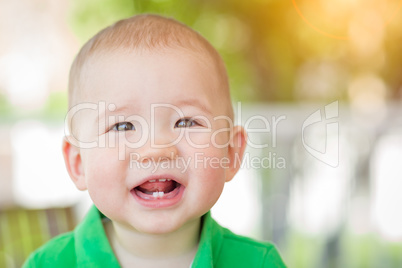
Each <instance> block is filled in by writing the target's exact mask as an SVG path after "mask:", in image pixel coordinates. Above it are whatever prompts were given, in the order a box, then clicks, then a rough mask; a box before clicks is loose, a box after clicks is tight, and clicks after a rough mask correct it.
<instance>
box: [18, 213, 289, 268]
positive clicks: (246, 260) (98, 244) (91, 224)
mask: <svg viewBox="0 0 402 268" xmlns="http://www.w3.org/2000/svg"><path fill="white" fill-rule="evenodd" d="M103 217H104V216H103V215H102V214H101V213H100V212H99V210H98V209H97V208H96V207H95V206H93V207H92V208H91V209H90V210H89V212H88V214H87V215H86V216H85V218H84V220H83V221H82V222H81V223H80V224H79V225H78V226H77V227H76V228H75V229H74V231H72V232H69V233H66V234H62V235H60V236H57V237H55V238H54V239H52V240H50V241H49V242H48V243H46V244H45V245H43V246H42V247H41V248H39V249H37V250H36V251H35V252H34V253H32V254H31V256H30V257H29V258H28V260H27V261H26V262H25V264H24V266H23V267H51V268H54V267H57V268H64V267H66V268H72V267H85V268H86V267H107V268H112V267H120V264H119V262H118V260H117V259H116V256H115V255H114V253H113V250H112V248H111V246H110V244H109V241H108V239H107V237H106V234H105V231H104V229H103V224H102V218H103ZM191 267H192V268H195V267H197V268H209V267H228V268H233V267H266V268H274V267H275V268H277V267H286V266H285V264H284V263H283V261H282V259H281V257H280V255H279V253H278V251H277V250H276V248H275V247H274V246H273V245H272V244H270V243H266V242H258V241H256V240H253V239H250V238H247V237H242V236H238V235H235V234H233V233H232V232H231V231H229V230H228V229H226V228H223V227H222V226H220V225H219V224H218V223H216V222H215V221H214V220H213V219H212V217H211V213H210V212H208V213H207V214H205V215H204V216H203V225H202V231H201V237H200V244H199V246H198V251H197V254H196V256H195V258H194V261H193V264H192V266H191Z"/></svg>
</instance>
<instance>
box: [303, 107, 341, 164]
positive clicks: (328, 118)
mask: <svg viewBox="0 0 402 268" xmlns="http://www.w3.org/2000/svg"><path fill="white" fill-rule="evenodd" d="M338 116H339V107H338V101H335V102H333V103H331V104H328V105H326V106H325V108H324V116H323V115H322V113H321V110H317V111H315V112H314V113H312V114H311V115H310V116H309V117H308V118H307V119H306V120H305V121H304V123H303V126H302V142H303V146H304V148H305V149H306V151H307V152H308V153H310V154H311V155H312V156H313V157H315V158H316V159H318V160H319V161H321V162H323V163H325V164H327V165H329V166H331V167H337V166H338V165H339V122H338V121H336V122H333V121H334V119H335V118H338ZM323 122H324V123H325V126H326V127H325V128H326V129H325V130H326V131H325V133H326V135H325V138H324V139H319V141H323V142H324V143H325V144H324V150H323V151H320V150H318V149H314V148H313V147H312V145H309V144H307V142H306V134H305V132H306V131H307V128H308V127H312V126H315V125H317V124H319V123H323Z"/></svg>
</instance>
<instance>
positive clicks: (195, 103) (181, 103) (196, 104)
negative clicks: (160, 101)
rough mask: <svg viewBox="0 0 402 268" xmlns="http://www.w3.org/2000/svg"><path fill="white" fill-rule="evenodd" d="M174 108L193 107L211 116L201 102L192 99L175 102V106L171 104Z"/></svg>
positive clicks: (209, 110)
mask: <svg viewBox="0 0 402 268" xmlns="http://www.w3.org/2000/svg"><path fill="white" fill-rule="evenodd" d="M172 105H175V106H193V107H197V108H199V109H200V110H201V111H203V112H204V113H206V114H208V115H212V113H211V109H210V108H209V107H208V106H207V105H206V104H205V103H203V102H201V101H200V100H199V99H196V98H192V99H183V100H179V101H177V102H176V103H175V104H172Z"/></svg>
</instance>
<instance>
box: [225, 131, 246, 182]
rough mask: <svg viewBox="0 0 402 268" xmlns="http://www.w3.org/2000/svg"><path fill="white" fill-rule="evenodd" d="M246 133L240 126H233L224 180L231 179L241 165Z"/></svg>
mask: <svg viewBox="0 0 402 268" xmlns="http://www.w3.org/2000/svg"><path fill="white" fill-rule="evenodd" d="M246 141H247V133H246V131H245V130H244V128H243V127H242V126H235V127H234V128H233V131H232V135H231V138H230V144H229V147H228V157H229V159H230V163H229V166H228V169H227V170H226V181H227V182H228V181H230V180H232V179H233V177H234V175H236V173H237V171H238V170H239V168H240V166H241V161H242V160H243V154H244V150H245V149H246V143H247V142H246Z"/></svg>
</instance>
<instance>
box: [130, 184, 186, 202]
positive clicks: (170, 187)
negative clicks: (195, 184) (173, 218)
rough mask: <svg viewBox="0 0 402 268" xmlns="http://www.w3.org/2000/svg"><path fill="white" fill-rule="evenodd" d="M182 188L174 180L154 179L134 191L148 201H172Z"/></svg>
mask: <svg viewBox="0 0 402 268" xmlns="http://www.w3.org/2000/svg"><path fill="white" fill-rule="evenodd" d="M180 187H182V185H181V184H180V183H178V182H176V181H175V180H172V179H153V180H148V181H146V182H144V183H142V184H141V185H138V186H137V187H135V188H134V189H133V190H132V191H134V193H135V194H136V195H137V196H138V197H140V198H142V199H146V200H155V199H171V198H173V197H175V196H176V195H177V194H178V193H179V191H180Z"/></svg>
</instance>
